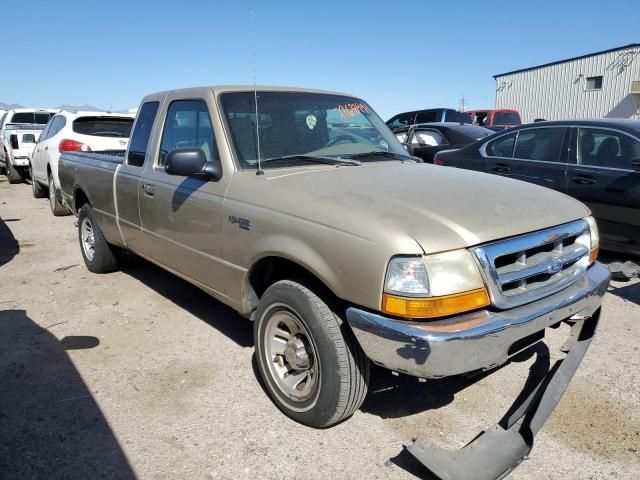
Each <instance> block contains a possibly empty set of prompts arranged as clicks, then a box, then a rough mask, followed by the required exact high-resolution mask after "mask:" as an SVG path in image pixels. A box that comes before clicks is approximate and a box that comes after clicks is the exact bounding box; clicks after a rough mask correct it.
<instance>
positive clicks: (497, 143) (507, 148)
mask: <svg viewBox="0 0 640 480" xmlns="http://www.w3.org/2000/svg"><path fill="white" fill-rule="evenodd" d="M516 135H517V132H513V133H510V134H509V135H504V136H502V137H500V138H496V139H495V140H494V141H492V142H489V143H488V144H487V155H489V156H490V157H502V158H511V156H512V155H513V145H514V144H515V141H516Z"/></svg>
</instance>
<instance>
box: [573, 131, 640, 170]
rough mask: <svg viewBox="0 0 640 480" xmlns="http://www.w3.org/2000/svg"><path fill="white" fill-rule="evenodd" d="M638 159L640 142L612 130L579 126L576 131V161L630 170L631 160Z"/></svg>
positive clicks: (631, 167)
mask: <svg viewBox="0 0 640 480" xmlns="http://www.w3.org/2000/svg"><path fill="white" fill-rule="evenodd" d="M638 161H640V142H639V141H638V140H635V139H633V138H631V137H630V136H628V135H625V134H624V133H622V132H616V131H613V130H601V129H596V128H580V129H579V131H578V163H579V164H580V165H589V166H593V167H608V168H622V169H625V170H632V169H633V166H632V162H638Z"/></svg>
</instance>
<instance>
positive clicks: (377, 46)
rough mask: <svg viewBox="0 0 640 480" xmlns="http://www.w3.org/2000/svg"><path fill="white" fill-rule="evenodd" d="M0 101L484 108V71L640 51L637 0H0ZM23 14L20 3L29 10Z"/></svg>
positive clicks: (487, 88)
mask: <svg viewBox="0 0 640 480" xmlns="http://www.w3.org/2000/svg"><path fill="white" fill-rule="evenodd" d="M3 4H4V5H3V6H2V8H1V9H0V15H1V16H2V22H1V24H0V31H1V32H2V37H3V46H2V47H0V49H1V51H2V70H3V74H2V77H1V79H0V101H1V102H6V103H12V102H16V103H20V104H22V105H26V106H38V107H40V106H42V107H46V106H55V105H60V104H75V105H82V104H91V105H95V106H98V107H102V108H107V107H109V105H113V109H115V110H119V109H125V108H130V107H134V106H137V105H138V103H139V101H140V99H141V97H142V96H144V95H145V94H147V93H151V92H155V91H159V90H166V89H171V88H178V87H186V86H196V85H213V84H230V83H242V84H248V83H249V84H250V83H252V82H253V73H252V65H251V48H250V34H249V32H250V22H249V7H253V8H254V16H255V38H256V69H257V79H258V83H260V84H271V85H293V86H308V87H316V88H323V89H329V90H337V91H342V92H348V93H352V94H354V95H357V96H360V97H362V98H364V99H365V100H367V101H368V102H369V103H370V104H371V105H372V106H373V107H374V109H376V110H377V111H378V113H379V114H380V115H381V116H382V117H383V118H385V119H386V118H388V117H389V116H391V115H392V114H395V113H397V112H400V111H405V110H410V109H415V108H426V107H436V106H451V107H456V108H457V107H458V106H459V103H460V98H461V97H462V95H464V96H465V98H466V100H467V108H473V107H491V106H493V105H494V100H495V86H494V80H493V78H492V75H494V74H497V73H502V72H505V71H509V70H514V69H517V68H523V67H528V66H533V65H537V64H541V63H546V62H549V61H554V60H559V59H563V58H567V57H572V56H577V55H581V54H585V53H590V52H594V51H598V50H604V49H608V48H613V47H617V46H622V45H626V44H629V43H640V30H639V25H640V7H638V3H637V0H633V1H617V0H616V1H613V0H610V1H607V2H602V1H598V2H595V1H590V0H582V1H558V0H555V1H539V0H538V1H536V2H531V1H529V2H519V1H513V0H512V1H490V2H487V1H485V2H479V1H477V0H475V1H473V0H469V1H466V0H460V1H457V2H454V1H450V2H432V1H424V0H423V1H413V2H388V1H387V2H375V1H372V0H370V1H352V2H347V1H341V2H338V1H332V0H325V1H319V2H310V1H303V0H298V1H276V0H273V1H270V2H264V1H263V2H260V1H258V0H253V1H245V0H236V1H234V2H215V1H213V0H209V1H193V0H181V1H173V2H164V1H161V0H157V1H140V0H128V1H122V0H111V1H109V2H95V3H94V2H86V1H85V0H82V1H81V0H59V1H50V0H46V1H42V0H29V1H28V2H26V4H25V3H24V2H20V1H10V0H5V1H3ZM26 5H28V8H26Z"/></svg>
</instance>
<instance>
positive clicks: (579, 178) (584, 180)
mask: <svg viewBox="0 0 640 480" xmlns="http://www.w3.org/2000/svg"><path fill="white" fill-rule="evenodd" d="M571 180H573V181H574V182H576V183H579V184H580V185H591V184H592V183H596V179H595V178H593V177H590V176H588V175H576V176H575V177H572V178H571Z"/></svg>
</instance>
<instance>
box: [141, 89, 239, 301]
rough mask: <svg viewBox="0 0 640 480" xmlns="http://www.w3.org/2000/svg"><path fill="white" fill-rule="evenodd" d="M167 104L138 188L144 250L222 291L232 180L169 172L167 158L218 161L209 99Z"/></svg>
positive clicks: (165, 263) (156, 258) (182, 100)
mask: <svg viewBox="0 0 640 480" xmlns="http://www.w3.org/2000/svg"><path fill="white" fill-rule="evenodd" d="M171 97H172V96H171V95H169V97H168V98H167V100H166V105H165V107H164V108H163V111H166V114H165V115H164V117H165V122H164V126H163V127H162V134H161V137H160V138H161V140H160V146H159V149H158V151H157V153H156V154H155V158H154V160H155V161H154V162H148V164H147V165H146V167H145V171H144V174H143V176H142V178H141V184H140V219H141V225H142V235H143V247H142V248H143V251H144V252H145V253H147V254H148V255H149V256H150V257H151V258H153V259H155V260H156V261H158V262H160V263H162V264H164V265H166V266H168V267H170V268H171V269H173V270H175V271H177V272H179V273H181V274H183V275H185V276H187V277H190V278H191V279H193V280H196V281H197V282H198V283H201V284H204V285H206V286H207V287H209V288H211V289H213V290H214V291H216V292H219V293H222V292H224V282H223V278H224V276H225V275H224V273H225V267H224V266H223V262H222V260H221V253H222V227H223V216H224V215H223V203H224V192H225V190H226V187H227V184H228V180H229V175H227V176H225V175H224V174H223V176H222V178H221V179H220V180H218V181H211V180H208V179H207V178H205V177H204V176H199V175H194V176H190V177H183V176H178V175H169V174H167V173H166V171H165V158H166V156H167V154H168V153H169V152H170V151H172V150H175V149H179V148H200V149H202V150H203V152H204V153H205V156H206V157H207V160H208V161H215V162H219V161H220V157H219V154H218V148H217V144H216V139H215V134H214V131H213V126H212V121H211V117H210V115H209V111H210V107H209V106H210V105H211V106H213V104H214V99H213V93H212V94H211V96H210V98H195V99H188V100H185V99H180V98H176V97H174V98H171Z"/></svg>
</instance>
